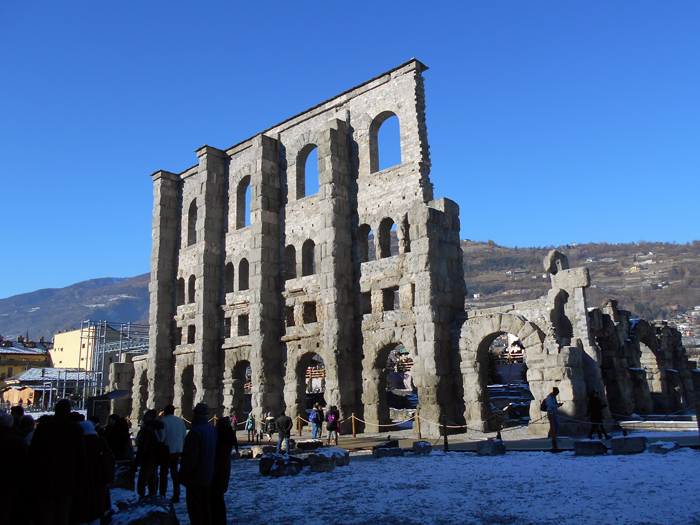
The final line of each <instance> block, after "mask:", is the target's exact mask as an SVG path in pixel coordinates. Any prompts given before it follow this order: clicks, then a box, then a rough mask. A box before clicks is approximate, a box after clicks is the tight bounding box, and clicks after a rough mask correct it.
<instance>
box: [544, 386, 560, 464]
mask: <svg viewBox="0 0 700 525" xmlns="http://www.w3.org/2000/svg"><path fill="white" fill-rule="evenodd" d="M558 395H559V389H558V388H557V387H554V388H553V389H552V393H551V394H549V395H548V396H547V397H546V398H545V400H544V401H542V405H540V409H542V408H543V407H544V409H545V411H546V412H547V419H549V437H551V438H552V450H559V448H558V447H557V432H559V418H558V417H557V412H558V411H559V407H560V406H562V405H563V403H558V402H557V396H558Z"/></svg>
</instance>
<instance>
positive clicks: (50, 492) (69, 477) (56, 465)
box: [29, 399, 86, 525]
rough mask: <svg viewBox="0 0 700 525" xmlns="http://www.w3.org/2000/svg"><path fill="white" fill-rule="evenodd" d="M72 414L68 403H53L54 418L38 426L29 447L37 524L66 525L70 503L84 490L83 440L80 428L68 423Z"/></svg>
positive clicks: (65, 400) (62, 400)
mask: <svg viewBox="0 0 700 525" xmlns="http://www.w3.org/2000/svg"><path fill="white" fill-rule="evenodd" d="M71 410H72V407H71V404H70V401H68V400H67V399H61V400H60V401H59V402H58V403H56V408H55V409H54V416H53V417H52V418H50V419H46V420H45V421H43V422H41V423H39V425H38V426H37V427H36V431H35V432H34V437H33V438H32V444H31V445H30V447H29V472H31V473H32V478H33V480H34V486H35V487H36V494H37V498H36V499H35V500H34V503H33V506H34V510H35V511H36V513H37V516H36V522H37V523H40V524H49V523H50V524H53V525H68V522H69V515H70V508H71V503H72V502H73V501H74V500H76V499H77V498H78V496H79V495H80V494H81V493H82V492H83V490H85V486H84V483H85V472H86V459H85V438H84V437H83V429H82V428H81V427H80V425H78V423H76V422H74V421H71V420H70V419H69V415H70V413H71Z"/></svg>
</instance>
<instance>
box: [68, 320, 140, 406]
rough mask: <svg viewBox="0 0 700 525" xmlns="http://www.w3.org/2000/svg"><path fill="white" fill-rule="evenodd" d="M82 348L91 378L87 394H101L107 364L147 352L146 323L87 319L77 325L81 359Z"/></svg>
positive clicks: (105, 382)
mask: <svg viewBox="0 0 700 525" xmlns="http://www.w3.org/2000/svg"><path fill="white" fill-rule="evenodd" d="M83 350H84V351H85V353H84V355H85V363H86V365H85V370H86V371H89V372H93V374H91V375H92V376H93V378H94V379H93V380H92V381H91V385H90V387H91V388H90V391H91V394H90V395H101V394H103V393H104V390H105V388H106V386H107V385H108V383H109V365H110V363H113V362H117V363H118V362H121V361H123V360H124V359H125V354H132V355H141V354H147V353H148V325H144V324H136V323H115V322H111V321H92V320H90V319H88V320H87V321H83V322H82V323H81V326H80V352H81V356H80V357H81V358H82V353H83ZM81 362H82V361H81ZM81 369H82V368H81Z"/></svg>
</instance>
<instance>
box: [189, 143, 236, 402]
mask: <svg viewBox="0 0 700 525" xmlns="http://www.w3.org/2000/svg"><path fill="white" fill-rule="evenodd" d="M197 156H198V157H199V170H198V171H199V174H198V176H199V180H200V181H201V182H200V183H201V188H202V189H201V193H200V196H201V197H203V198H201V202H202V204H201V205H200V206H199V208H198V210H197V215H198V220H197V245H198V247H199V249H198V252H199V253H198V256H197V265H196V267H195V276H196V278H197V287H198V290H199V294H198V295H197V303H198V304H197V314H196V315H195V326H196V328H197V331H196V333H197V341H196V350H195V358H194V381H195V387H196V388H197V396H196V399H195V403H197V402H200V401H203V402H205V403H207V404H208V405H209V408H210V410H211V411H212V412H211V413H212V414H213V413H215V412H218V410H219V405H220V404H221V380H222V377H221V374H222V367H223V360H224V358H223V351H222V350H221V326H220V324H221V319H220V317H221V314H220V312H221V279H222V275H221V257H222V253H223V247H222V242H223V235H224V232H223V228H224V213H225V207H224V203H225V199H226V195H225V184H226V177H227V175H228V155H226V152H224V151H221V150H219V149H216V148H212V147H211V146H203V147H201V148H200V149H198V150H197Z"/></svg>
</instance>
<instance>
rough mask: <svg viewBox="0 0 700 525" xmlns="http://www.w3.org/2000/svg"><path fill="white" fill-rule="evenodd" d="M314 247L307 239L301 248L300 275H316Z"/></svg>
mask: <svg viewBox="0 0 700 525" xmlns="http://www.w3.org/2000/svg"><path fill="white" fill-rule="evenodd" d="M315 252H316V245H315V244H314V241H312V240H311V239H308V240H307V241H304V244H303V246H302V247H301V275H302V276H306V275H314V274H315V273H316V258H315Z"/></svg>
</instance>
